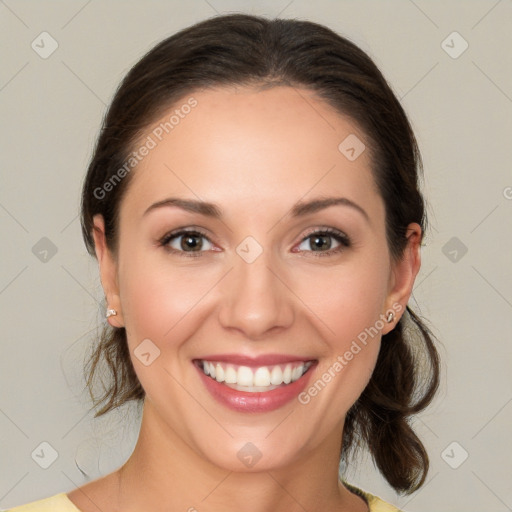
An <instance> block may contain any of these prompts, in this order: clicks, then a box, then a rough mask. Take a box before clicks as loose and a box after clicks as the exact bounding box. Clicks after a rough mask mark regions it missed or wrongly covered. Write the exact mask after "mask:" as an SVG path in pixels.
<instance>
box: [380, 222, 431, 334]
mask: <svg viewBox="0 0 512 512" xmlns="http://www.w3.org/2000/svg"><path fill="white" fill-rule="evenodd" d="M406 236H407V245H406V247H405V249H404V252H403V255H402V258H401V259H400V260H399V261H397V262H395V263H394V264H393V268H392V274H391V280H390V290H389V293H388V297H387V299H386V311H387V312H389V311H393V312H395V315H394V318H393V319H392V320H391V322H388V323H387V325H386V326H385V327H384V329H383V331H382V334H387V333H388V332H389V331H391V330H392V329H394V327H395V326H396V324H397V322H398V321H399V320H400V318H401V317H402V315H403V313H404V311H405V308H406V306H407V303H408V302H409V298H410V296H411V294H412V290H413V287H414V281H415V279H416V276H417V275H418V272H419V270H420V266H421V253H420V249H421V238H422V231H421V227H420V225H419V224H417V223H415V222H414V223H411V224H409V226H407V231H406ZM386 314H387V313H386Z"/></svg>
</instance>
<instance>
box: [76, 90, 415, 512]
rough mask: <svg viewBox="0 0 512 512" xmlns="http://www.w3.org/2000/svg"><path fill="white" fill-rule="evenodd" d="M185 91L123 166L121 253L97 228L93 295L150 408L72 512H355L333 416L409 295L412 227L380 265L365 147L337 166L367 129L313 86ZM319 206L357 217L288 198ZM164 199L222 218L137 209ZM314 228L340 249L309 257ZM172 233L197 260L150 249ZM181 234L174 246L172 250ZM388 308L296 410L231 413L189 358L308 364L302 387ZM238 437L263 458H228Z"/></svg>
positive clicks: (358, 505) (381, 240)
mask: <svg viewBox="0 0 512 512" xmlns="http://www.w3.org/2000/svg"><path fill="white" fill-rule="evenodd" d="M193 96H194V97H195V98H196V99H197V101H198V105H197V107H195V109H193V110H192V111H191V113H190V114H188V115H187V116H186V117H185V118H184V119H182V120H181V121H180V124H179V125H177V126H176V127H175V128H174V129H173V131H172V132H171V133H170V134H169V135H168V136H166V137H165V138H164V139H163V140H162V141H161V142H159V143H158V145H157V147H155V148H154V149H152V150H151V151H150V153H149V155H148V156H147V157H145V158H144V159H143V160H142V161H141V162H140V164H139V165H138V166H137V168H136V169H135V170H134V171H133V176H132V181H131V183H130V186H129V187H128V189H127V192H126V195H125V196H124V198H123V200H122V203H121V209H120V225H119V227H120V237H119V247H118V251H117V254H113V253H112V252H111V251H110V250H109V249H108V248H107V247H106V244H105V239H104V231H103V219H102V218H101V216H96V217H95V231H94V236H95V243H96V254H97V258H98V262H99V267H100V274H101V280H102V285H103V288H104V291H105V296H106V298H107V301H108V305H109V307H111V308H114V309H116V310H117V311H118V314H117V316H114V317H110V318H109V322H110V323H111V325H113V326H117V327H120V326H124V327H126V329H127V333H128V344H129V348H130V354H131V357H132V361H133V364H134V368H135V371H136V373H137V376H138V378H139V380H140V382H141V384H142V386H143V388H144V389H145V391H146V400H145V403H144V408H143V419H142V426H141V432H140V436H139V439H138V442H137V445H136V448H135V450H134V452H133V454H132V455H131V457H130V458H129V459H128V461H127V462H126V463H125V464H124V465H123V466H122V467H121V468H120V469H118V470H117V471H115V472H114V473H111V474H109V475H107V476H106V477H103V478H100V479H98V480H96V481H94V482H91V483H89V484H86V485H85V486H83V487H81V488H79V489H76V490H74V491H73V492H71V493H69V494H68V496H69V497H70V499H71V500H72V501H73V502H74V503H75V504H76V505H77V507H78V508H80V509H81V510H83V511H84V512H88V511H95V512H96V511H97V510H103V511H106V510H109V511H116V510H119V511H121V510H122V511H123V512H127V511H142V510H153V511H164V510H165V511H166V512H167V511H169V510H183V511H185V510H194V508H195V509H196V510H198V511H217V510H223V511H235V510H237V511H238V510H245V511H249V512H260V511H261V512H263V511H268V510H274V511H286V512H290V511H292V512H293V511H299V510H301V511H303V510H304V509H305V510H307V511H311V512H312V511H317V510H318V511H319V510H337V511H348V510H350V511H355V512H359V511H364V510H367V505H366V504H365V502H364V501H363V500H362V499H361V498H360V497H358V496H356V495H354V494H353V493H351V492H349V491H348V490H347V489H346V488H345V487H344V486H343V485H341V483H339V482H338V479H337V467H338V459H339V457H338V454H339V451H340V445H341V439H342V432H343V423H344V418H345V414H346V412H347V411H348V409H349V408H350V407H351V405H352V404H353V403H354V402H355V401H356V400H357V398H358V396H359V395H360V393H361V392H362V391H363V389H364V387H365V386H366V384H367V382H368V379H369V378H370V375H371V373H372V371H373V369H374V366H375V363H376V359H377V355H378V351H379V347H380V341H381V340H380V338H381V335H382V334H386V333H387V332H389V331H390V330H391V329H393V328H394V326H395V325H396V322H397V321H398V320H399V318H400V316H401V314H402V313H403V311H404V308H405V305H406V304H407V301H408V299H409V297H410V294H411V291H412V287H413V284H414V280H415V278H416V275H417V273H418V270H419V267H420V241H421V228H420V226H418V225H417V224H410V225H409V228H408V245H407V247H406V250H405V252H404V257H403V259H402V260H400V262H398V263H397V262H393V261H392V260H391V258H390V253H389V248H388V245H387V241H386V236H385V226H384V219H385V207H384V203H383V201H382V198H381V197H380V196H379V194H378V191H377V189H376V186H375V183H374V180H373V176H372V173H371V170H370V169H371V162H370V154H369V151H368V150H366V151H364V152H363V153H362V154H361V155H360V156H359V157H358V158H357V159H356V160H354V161H349V160H348V159H347V158H346V157H345V156H344V155H343V154H342V153H341V152H340V151H339V150H338V145H339V144H340V142H341V141H342V140H344V139H345V138H346V137H347V136H348V135H349V134H356V135H357V136H358V137H359V139H361V140H362V141H364V140H365V137H364V134H363V133H361V131H360V130H359V128H358V127H357V125H356V124H355V123H354V122H353V121H351V120H350V119H349V118H347V117H344V116H341V115H339V114H338V113H336V112H334V111H333V109H332V108H331V107H329V106H328V105H327V104H325V103H324V102H322V101H321V100H319V99H317V98H316V97H315V96H314V95H313V94H312V93H311V92H308V91H305V90H297V89H294V88H290V87H275V88H272V89H268V90H263V91H259V90H256V89H249V88H236V89H235V88H219V89H211V90H205V91H201V92H197V93H194V94H193ZM168 117H169V114H168V113H165V115H163V116H162V118H161V120H159V121H158V122H157V123H155V126H156V125H158V124H159V122H161V121H163V120H167V119H168ZM152 129H153V127H150V128H148V132H147V134H146V135H148V134H151V130H152ZM323 196H339V197H345V198H348V199H350V200H351V201H353V202H354V203H356V204H357V205H359V206H360V207H361V208H362V209H364V211H365V212H366V214H367V216H368V219H366V218H365V216H364V215H363V214H361V213H360V212H359V211H358V210H357V209H356V208H353V207H350V206H346V205H336V206H331V207H329V208H326V209H322V210H320V211H318V212H315V213H311V214H309V215H307V216H304V217H299V218H292V217H291V216H290V210H291V208H292V207H293V206H294V205H295V204H296V203H297V202H298V201H299V200H301V201H309V200H311V199H314V198H318V197H323ZM169 197H180V198H186V199H193V200H198V199H201V200H203V201H208V202H212V203H216V204H217V205H218V207H219V208H220V209H221V210H222V212H223V216H222V219H221V220H219V219H213V218H209V217H207V216H204V215H200V214H198V213H190V212H186V211H184V210H182V209H180V208H178V207H175V206H174V207H172V206H171V207H163V208H155V209H154V210H152V211H151V212H150V213H147V214H146V215H145V214H144V212H145V211H146V209H147V208H148V207H149V206H150V205H152V204H154V203H156V202H158V201H161V200H164V199H166V198H169ZM326 227H329V228H333V229H337V230H340V231H342V232H343V233H345V234H346V235H347V236H348V237H349V238H350V240H351V245H350V246H349V247H343V246H341V247H342V250H341V251H339V252H333V253H330V254H329V255H325V253H322V252H318V251H317V252H315V251H313V245H314V244H313V240H312V238H306V237H307V236H308V235H309V232H310V231H311V230H313V229H317V230H319V231H321V229H322V228H326ZM178 228H191V229H193V228H202V230H203V231H205V232H206V235H207V237H208V239H209V241H208V240H206V239H204V238H199V242H201V241H202V243H203V246H202V251H201V252H200V254H201V256H199V257H187V255H186V253H184V252H181V253H171V252H169V251H166V250H165V248H164V247H163V246H161V245H159V243H158V241H159V240H160V239H161V238H162V237H163V236H164V235H166V234H167V233H169V232H170V231H173V230H177V229H178ZM247 236H251V237H253V238H254V239H255V240H256V241H257V242H258V243H259V244H260V246H261V247H262V249H263V252H262V254H261V255H260V256H259V257H258V258H257V259H256V260H255V261H254V262H252V263H247V262H246V261H244V259H242V258H241V257H240V256H239V255H238V254H237V252H236V248H237V246H238V245H239V244H240V242H242V240H244V239H245V238H246V237H247ZM313 239H314V237H313ZM180 241H181V239H175V240H174V241H173V242H171V243H172V246H173V247H174V248H176V250H179V248H180ZM329 241H330V242H331V243H332V246H331V250H334V249H336V248H337V247H339V243H338V242H337V241H336V240H335V239H332V238H331V239H328V242H329ZM297 249H299V250H297ZM182 250H183V249H182ZM324 250H329V249H324ZM194 254H197V252H195V253H194ZM318 254H320V256H318ZM393 305H395V308H396V307H397V305H399V306H400V307H401V310H400V312H398V313H397V315H396V316H395V319H394V320H393V322H392V323H387V322H383V324H384V325H383V327H382V330H381V331H380V333H379V334H378V335H377V336H375V337H374V338H373V339H371V342H369V343H368V344H367V346H366V347H364V349H363V350H361V351H360V352H359V353H358V354H357V355H355V356H354V358H353V359H352V360H351V361H350V362H349V363H348V364H347V365H346V366H345V367H344V368H343V370H342V371H340V372H338V373H337V374H336V377H335V378H333V379H332V380H331V382H329V383H328V384H327V385H326V386H325V388H324V389H323V390H322V391H321V392H319V393H318V394H317V396H315V397H314V398H312V399H311V401H310V402H309V403H308V404H307V405H302V404H300V403H298V402H297V400H292V401H291V402H290V403H288V404H286V405H285V406H284V407H281V408H279V409H277V410H275V411H272V412H268V413H241V412H235V411H232V410H230V409H228V408H226V407H224V406H222V405H220V404H219V403H217V402H216V401H215V400H214V399H213V398H212V397H211V395H210V394H209V392H208V391H207V390H206V388H205V387H204V385H203V383H202V382H201V380H200V378H199V374H198V372H197V369H196V368H195V367H194V365H193V364H192V360H193V359H195V358H201V357H202V356H205V355H208V354H220V353H236V354H244V355H250V356H251V355H252V356H256V355H260V354H276V353H277V354H283V353H284V354H296V355H297V356H298V357H297V359H316V360H318V365H317V366H316V367H315V368H314V369H313V370H312V371H313V372H314V373H313V374H312V375H311V376H310V383H313V382H314V381H316V380H317V379H318V378H320V377H321V375H322V374H323V373H324V372H326V371H327V370H328V368H329V367H332V365H333V363H334V362H335V361H336V358H337V357H338V356H339V355H343V354H344V353H345V352H346V351H347V350H348V349H349V347H350V345H351V343H352V341H353V340H355V339H356V338H357V336H358V334H359V333H361V332H362V331H364V329H365V328H368V327H370V326H374V325H376V322H377V320H378V319H379V318H382V317H381V316H380V315H382V314H385V313H386V311H387V310H389V309H393ZM377 325H379V324H377ZM380 325H382V323H381V324H380ZM144 339H150V340H151V341H152V343H154V344H155V345H156V346H157V347H158V348H159V350H160V356H159V357H158V358H157V359H155V360H154V361H153V362H152V363H151V364H150V365H149V366H145V365H143V364H142V363H141V362H140V361H139V360H138V358H137V357H135V356H134V355H133V351H134V349H135V348H136V347H137V346H138V345H139V344H140V343H141V341H142V340H144ZM247 442H251V443H253V444H254V445H255V446H256V447H257V448H258V450H259V451H260V452H261V454H262V456H261V459H260V460H259V461H258V462H257V464H255V465H254V466H253V467H251V468H247V467H245V466H244V465H243V464H242V463H241V462H240V460H239V459H238V457H237V452H238V451H239V450H240V449H241V448H242V447H243V446H244V445H245V444H246V443H247ZM242 490H243V491H242ZM254 496H257V497H258V498H257V499H253V497H254ZM192 507H194V508H192Z"/></svg>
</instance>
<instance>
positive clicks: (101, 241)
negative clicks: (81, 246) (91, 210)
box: [93, 214, 124, 327]
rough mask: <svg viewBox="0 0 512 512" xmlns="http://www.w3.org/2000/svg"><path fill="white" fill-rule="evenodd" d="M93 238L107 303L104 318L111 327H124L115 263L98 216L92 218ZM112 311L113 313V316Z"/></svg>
mask: <svg viewBox="0 0 512 512" xmlns="http://www.w3.org/2000/svg"><path fill="white" fill-rule="evenodd" d="M93 238H94V249H95V252H96V259H97V260H98V266H99V271H100V279H101V285H102V287H103V292H104V293H105V300H106V303H107V304H106V306H107V310H106V312H105V316H106V318H107V321H108V323H109V324H110V325H111V326H112V327H124V320H123V315H122V308H121V300H120V297H119V288H118V280H117V262H116V259H115V257H114V255H113V254H112V252H111V251H110V249H109V248H108V246H107V241H106V237H105V222H104V220H103V216H102V215H100V214H97V215H95V216H94V217H93ZM113 311H115V314H114V313H113ZM109 312H110V314H109Z"/></svg>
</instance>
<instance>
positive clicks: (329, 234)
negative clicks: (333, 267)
mask: <svg viewBox="0 0 512 512" xmlns="http://www.w3.org/2000/svg"><path fill="white" fill-rule="evenodd" d="M349 246H350V241H349V239H348V237H347V236H346V235H345V234H343V233H342V232H341V231H335V230H331V229H328V230H319V231H314V232H312V233H310V234H309V235H308V236H306V237H305V238H304V239H303V240H302V242H301V244H300V245H299V251H306V252H317V253H327V254H330V253H335V252H339V251H340V250H343V248H346V247H349ZM322 255H323V254H322Z"/></svg>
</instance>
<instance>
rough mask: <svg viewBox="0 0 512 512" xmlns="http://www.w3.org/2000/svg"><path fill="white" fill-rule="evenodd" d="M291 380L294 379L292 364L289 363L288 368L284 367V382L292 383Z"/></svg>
mask: <svg viewBox="0 0 512 512" xmlns="http://www.w3.org/2000/svg"><path fill="white" fill-rule="evenodd" d="M291 381H292V366H291V365H290V364H287V365H286V368H285V369H284V372H283V382H284V383H285V384H290V382H291Z"/></svg>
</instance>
